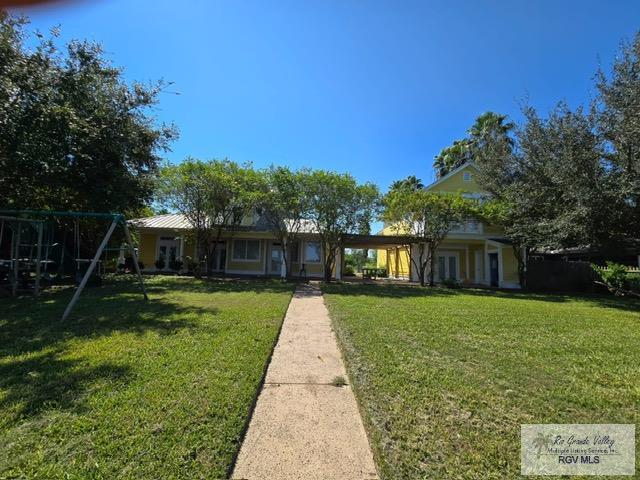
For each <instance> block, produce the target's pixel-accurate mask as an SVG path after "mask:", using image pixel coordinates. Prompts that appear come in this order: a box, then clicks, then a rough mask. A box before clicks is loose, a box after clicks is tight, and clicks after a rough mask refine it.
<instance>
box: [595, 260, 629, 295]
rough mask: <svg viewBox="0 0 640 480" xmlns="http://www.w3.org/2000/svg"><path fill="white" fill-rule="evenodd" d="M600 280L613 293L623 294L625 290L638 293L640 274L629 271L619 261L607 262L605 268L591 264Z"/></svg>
mask: <svg viewBox="0 0 640 480" xmlns="http://www.w3.org/2000/svg"><path fill="white" fill-rule="evenodd" d="M593 269H594V270H595V272H596V274H597V276H598V277H599V278H600V281H601V282H602V283H604V284H605V285H606V286H607V288H608V289H609V291H610V292H612V293H613V294H614V295H624V294H625V293H627V292H636V293H640V276H638V275H637V274H633V273H629V272H628V271H627V267H625V266H624V265H621V264H619V263H614V262H607V268H606V269H603V268H601V267H599V266H597V265H594V266H593Z"/></svg>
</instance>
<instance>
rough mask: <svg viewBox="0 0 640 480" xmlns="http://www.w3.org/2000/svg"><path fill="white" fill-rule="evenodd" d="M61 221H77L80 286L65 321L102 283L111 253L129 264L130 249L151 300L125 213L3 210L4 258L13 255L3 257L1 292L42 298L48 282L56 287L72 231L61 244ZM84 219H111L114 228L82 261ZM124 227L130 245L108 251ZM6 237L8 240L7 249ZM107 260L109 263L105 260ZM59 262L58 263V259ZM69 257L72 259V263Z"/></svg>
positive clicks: (75, 234) (75, 241) (0, 235)
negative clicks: (92, 284)
mask: <svg viewBox="0 0 640 480" xmlns="http://www.w3.org/2000/svg"><path fill="white" fill-rule="evenodd" d="M56 219H70V220H73V237H74V238H73V257H75V258H73V262H74V263H75V270H76V272H75V280H76V284H77V288H76V290H75V292H74V294H73V297H72V298H71V300H70V301H69V303H68V305H67V307H66V309H65V311H64V314H63V315H62V320H65V319H66V318H67V317H68V316H69V314H70V313H71V310H72V309H73V307H74V305H75V304H76V302H77V301H78V298H79V297H80V295H81V294H82V291H83V290H84V288H85V287H86V286H87V284H88V283H89V281H90V279H91V278H98V279H100V274H101V273H103V272H101V271H100V268H101V266H102V268H103V271H104V269H105V267H104V265H105V264H106V255H107V252H109V251H113V250H115V251H118V252H119V256H118V259H117V265H124V264H125V259H124V256H125V250H126V249H128V250H129V252H130V254H131V257H132V260H133V262H132V263H133V266H134V269H135V273H136V275H137V277H138V280H139V282H140V287H141V289H142V294H143V296H144V299H145V300H148V296H147V292H146V289H145V286H144V280H143V279H142V273H141V271H140V266H139V263H138V255H137V253H136V249H135V247H134V244H133V241H132V238H131V233H130V231H129V227H128V225H127V221H126V219H125V217H124V215H122V214H119V213H93V212H57V211H50V210H0V257H2V256H3V255H5V253H8V258H0V294H1V293H3V291H6V290H7V289H6V288H5V287H9V290H10V293H11V295H13V296H16V295H17V294H18V292H29V293H31V292H32V293H33V294H34V295H36V296H38V295H40V292H41V290H42V286H43V283H45V284H51V283H53V281H54V280H59V279H61V278H63V277H64V275H65V253H66V254H67V255H68V251H67V230H66V229H65V230H64V231H63V232H62V243H60V242H59V241H58V242H56V233H59V232H56V226H57V224H56V222H55V221H54V220H56ZM82 219H92V220H107V221H110V224H109V227H108V229H107V231H106V233H105V235H104V237H103V238H102V241H101V242H100V245H99V247H98V248H97V250H96V251H95V254H94V255H93V257H92V258H82V249H81V248H80V247H81V245H80V239H81V232H80V221H81V220H82ZM118 225H121V226H122V227H123V230H124V235H125V240H126V242H125V245H120V246H118V247H115V248H113V247H112V248H109V247H108V246H107V245H108V243H109V240H110V239H111V237H112V235H113V233H114V231H115V229H116V228H117V227H118ZM6 239H8V240H9V242H8V245H9V248H8V249H7V248H6V247H7V245H5V241H6ZM103 255H104V256H105V257H104V261H103V260H102V258H103ZM54 258H58V259H59V260H54ZM68 260H69V259H68V258H67V261H68ZM56 265H57V275H56V276H55V277H54V276H52V275H51V271H52V269H53V268H52V267H54V266H56Z"/></svg>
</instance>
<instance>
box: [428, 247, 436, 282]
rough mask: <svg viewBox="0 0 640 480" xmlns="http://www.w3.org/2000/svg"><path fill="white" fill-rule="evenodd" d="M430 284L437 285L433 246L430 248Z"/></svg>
mask: <svg viewBox="0 0 640 480" xmlns="http://www.w3.org/2000/svg"><path fill="white" fill-rule="evenodd" d="M428 255H429V286H430V287H434V286H435V285H436V282H435V279H434V277H435V266H436V265H435V263H436V262H435V259H436V257H435V255H434V254H433V250H431V248H429V254H428Z"/></svg>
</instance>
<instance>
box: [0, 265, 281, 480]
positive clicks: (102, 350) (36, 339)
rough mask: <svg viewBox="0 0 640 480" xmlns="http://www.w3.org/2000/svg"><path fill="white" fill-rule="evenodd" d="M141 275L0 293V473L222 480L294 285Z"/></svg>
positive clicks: (9, 475)
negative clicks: (37, 292)
mask: <svg viewBox="0 0 640 480" xmlns="http://www.w3.org/2000/svg"><path fill="white" fill-rule="evenodd" d="M147 282H148V289H149V295H150V299H151V300H150V302H148V303H146V302H144V301H142V300H141V295H140V293H139V290H138V289H137V286H136V285H135V283H134V281H133V279H132V278H127V279H124V280H119V281H117V280H114V283H113V284H110V285H107V286H104V287H102V288H95V289H93V288H92V289H87V290H86V291H85V292H86V293H83V296H82V297H81V300H80V302H79V303H78V305H77V307H76V309H75V310H74V311H73V312H72V314H71V317H70V318H69V319H68V320H67V321H66V322H64V323H61V322H60V317H61V315H62V311H63V309H64V307H65V305H66V302H67V301H68V300H69V298H70V293H71V292H70V291H65V292H57V293H45V294H44V295H43V297H42V298H41V299H40V300H34V299H33V298H20V299H17V300H10V299H3V300H0V478H30V479H36V478H47V479H49V478H65V479H103V478H104V479H115V478H136V479H145V478H149V479H151V478H153V479H156V478H174V479H178V478H225V477H226V476H227V473H228V470H229V469H230V466H231V464H232V462H233V459H234V457H235V455H236V452H237V450H238V448H239V442H240V440H241V435H242V433H243V431H244V428H246V423H247V418H248V415H249V412H250V410H251V407H252V405H253V402H254V399H255V397H256V395H257V391H258V388H259V386H260V382H261V379H262V375H263V372H264V369H265V365H266V363H267V360H268V358H269V356H270V355H271V351H272V347H273V345H274V342H275V339H276V336H277V333H278V331H279V328H280V325H281V323H282V319H283V316H284V313H285V311H286V308H287V305H288V303H289V299H290V297H291V294H292V286H290V285H284V284H281V283H278V282H259V281H250V282H249V281H247V282H207V281H199V280H195V279H191V278H178V277H155V278H150V279H148V280H147Z"/></svg>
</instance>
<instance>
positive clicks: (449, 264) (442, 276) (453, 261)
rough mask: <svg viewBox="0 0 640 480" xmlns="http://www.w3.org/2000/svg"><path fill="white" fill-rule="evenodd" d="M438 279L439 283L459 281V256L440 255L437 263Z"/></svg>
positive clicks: (451, 254)
mask: <svg viewBox="0 0 640 480" xmlns="http://www.w3.org/2000/svg"><path fill="white" fill-rule="evenodd" d="M436 268H437V270H436V279H437V280H438V281H439V282H444V281H445V280H457V279H458V254H457V253H439V254H437V262H436Z"/></svg>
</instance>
